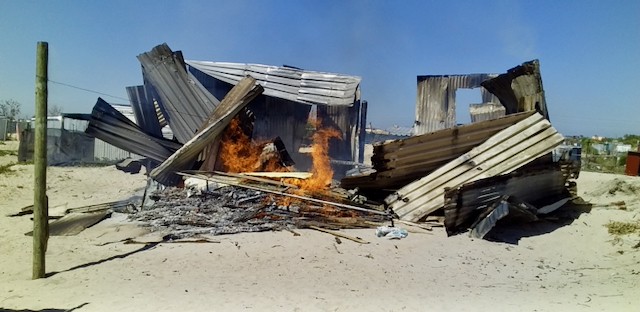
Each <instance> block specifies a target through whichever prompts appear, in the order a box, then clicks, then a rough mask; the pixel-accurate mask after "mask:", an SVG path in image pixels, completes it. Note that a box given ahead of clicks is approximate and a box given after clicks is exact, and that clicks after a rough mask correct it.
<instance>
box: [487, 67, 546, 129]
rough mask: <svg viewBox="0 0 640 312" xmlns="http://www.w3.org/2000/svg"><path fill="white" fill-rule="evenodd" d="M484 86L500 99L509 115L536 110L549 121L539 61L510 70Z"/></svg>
mask: <svg viewBox="0 0 640 312" xmlns="http://www.w3.org/2000/svg"><path fill="white" fill-rule="evenodd" d="M482 86H483V87H484V88H485V89H487V90H489V92H491V93H493V94H495V95H496V96H497V97H498V98H499V99H500V103H502V105H503V106H504V107H505V109H506V114H507V115H508V114H513V113H518V112H526V111H529V110H536V111H538V112H539V113H540V114H542V115H543V116H544V118H546V119H549V112H548V111H547V102H546V99H545V96H544V89H543V87H542V77H541V75H540V62H539V61H538V60H533V61H529V62H525V63H523V64H522V65H520V66H516V67H514V68H512V69H509V70H508V71H507V73H505V74H501V75H499V76H497V77H495V78H492V79H489V80H486V81H484V82H482Z"/></svg>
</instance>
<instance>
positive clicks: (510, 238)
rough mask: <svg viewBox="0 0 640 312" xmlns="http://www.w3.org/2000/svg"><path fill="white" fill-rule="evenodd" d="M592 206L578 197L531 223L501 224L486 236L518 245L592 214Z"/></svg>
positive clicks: (491, 239)
mask: <svg viewBox="0 0 640 312" xmlns="http://www.w3.org/2000/svg"><path fill="white" fill-rule="evenodd" d="M591 207H592V204H591V203H588V202H585V201H584V200H583V199H582V198H580V197H576V198H574V199H573V200H571V201H569V202H568V203H566V204H565V205H564V206H562V207H561V208H559V209H558V210H556V211H554V212H552V213H550V214H548V215H545V216H543V217H541V218H540V219H539V220H538V221H535V222H530V223H518V224H514V223H510V224H509V223H501V222H500V221H498V223H497V224H496V226H495V227H494V228H493V229H491V231H490V232H489V233H487V235H486V236H485V239H487V240H489V241H493V242H503V243H508V244H514V245H517V244H518V242H519V241H520V239H521V238H523V237H532V236H538V235H542V234H547V233H551V232H553V231H555V230H557V229H559V228H561V227H563V226H566V225H569V224H571V223H573V221H575V220H576V219H578V217H580V215H581V214H583V213H589V212H591Z"/></svg>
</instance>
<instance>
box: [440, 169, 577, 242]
mask: <svg viewBox="0 0 640 312" xmlns="http://www.w3.org/2000/svg"><path fill="white" fill-rule="evenodd" d="M565 183H566V176H565V175H564V173H563V172H562V170H561V168H560V166H558V164H552V165H551V166H550V167H548V168H543V169H541V170H540V169H538V170H530V171H526V172H514V173H511V174H507V175H500V176H496V177H491V178H487V179H482V180H478V181H474V182H471V183H467V184H464V185H462V186H460V187H458V188H455V189H450V190H448V191H446V192H445V206H444V215H445V221H444V224H445V227H446V229H447V234H449V235H453V234H456V233H458V232H460V231H464V230H466V229H467V228H468V227H470V226H471V225H472V224H473V222H474V221H475V220H476V219H477V218H478V217H479V216H480V214H481V213H482V212H483V211H484V210H485V209H487V208H489V207H490V206H491V205H493V204H494V203H495V202H496V201H498V200H500V198H501V197H502V196H504V195H508V196H515V197H516V198H517V199H518V200H520V201H523V202H526V203H528V204H531V205H533V206H536V207H543V206H544V205H548V204H550V203H552V202H555V201H557V199H559V197H562V196H564V197H566V196H568V195H569V194H568V192H567V189H566V187H565Z"/></svg>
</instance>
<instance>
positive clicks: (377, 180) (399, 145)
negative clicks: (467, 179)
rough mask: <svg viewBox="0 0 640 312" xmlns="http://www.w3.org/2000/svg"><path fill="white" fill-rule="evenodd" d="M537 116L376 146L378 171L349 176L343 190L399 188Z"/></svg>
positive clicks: (523, 115) (374, 160)
mask: <svg viewBox="0 0 640 312" xmlns="http://www.w3.org/2000/svg"><path fill="white" fill-rule="evenodd" d="M533 114H534V112H528V113H521V114H514V115H511V116H507V117H504V118H499V119H495V120H490V121H484V122H478V123H472V124H468V125H463V126H459V127H453V128H449V129H444V130H440V131H436V132H432V133H427V134H423V135H419V136H414V137H410V138H406V139H402V140H395V141H391V142H385V143H379V144H375V145H374V147H373V156H372V157H371V161H372V164H373V168H374V169H375V170H376V171H377V172H376V173H374V174H371V175H369V176H365V177H362V176H360V177H359V176H354V177H347V178H345V179H343V180H342V187H344V188H348V189H351V188H355V187H359V188H361V189H368V188H371V189H380V188H384V189H397V188H399V187H402V186H404V185H406V184H407V183H409V182H411V181H414V180H416V179H419V178H421V177H423V176H425V175H426V174H428V173H430V172H432V171H433V170H435V169H437V168H438V167H440V166H442V165H445V164H446V163H448V162H450V161H452V160H454V159H455V158H457V157H459V156H461V155H462V154H464V153H466V152H468V151H470V150H471V149H472V148H473V147H475V146H477V145H479V144H480V143H482V142H484V141H486V140H487V139H488V138H490V137H491V136H493V135H495V134H496V133H498V132H500V131H502V130H504V129H505V128H507V127H510V126H512V125H514V124H516V123H518V122H520V121H522V120H524V119H525V118H527V117H529V116H531V115H533Z"/></svg>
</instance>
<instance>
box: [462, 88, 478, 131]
mask: <svg viewBox="0 0 640 312" xmlns="http://www.w3.org/2000/svg"><path fill="white" fill-rule="evenodd" d="M478 103H482V94H481V93H480V88H474V89H462V88H461V89H458V90H456V124H457V125H466V124H470V123H471V113H470V112H469V107H470V105H471V104H478Z"/></svg>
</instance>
